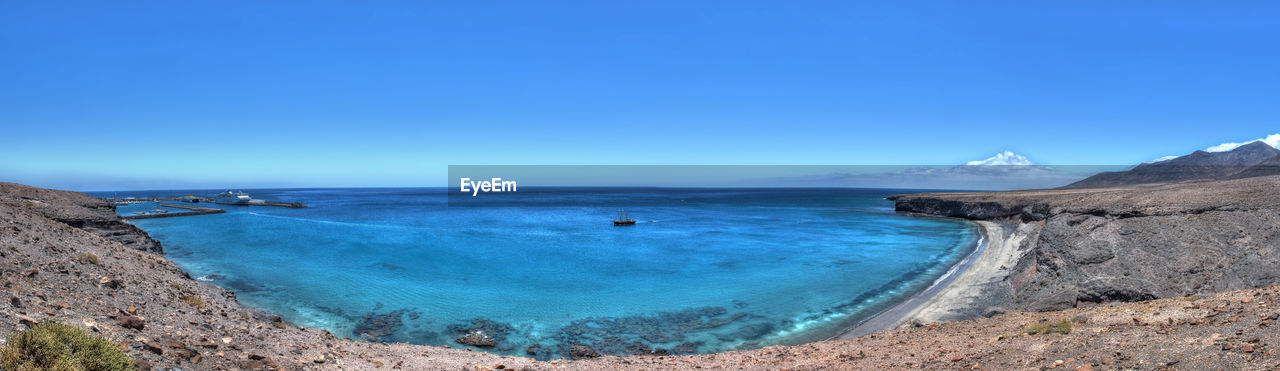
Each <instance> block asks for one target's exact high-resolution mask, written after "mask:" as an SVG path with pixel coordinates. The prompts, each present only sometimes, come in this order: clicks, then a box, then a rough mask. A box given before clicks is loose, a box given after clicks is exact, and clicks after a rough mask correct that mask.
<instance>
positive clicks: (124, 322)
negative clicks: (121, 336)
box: [120, 316, 147, 330]
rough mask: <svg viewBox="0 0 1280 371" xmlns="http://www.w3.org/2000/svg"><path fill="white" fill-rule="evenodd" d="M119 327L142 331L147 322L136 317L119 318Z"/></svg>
mask: <svg viewBox="0 0 1280 371" xmlns="http://www.w3.org/2000/svg"><path fill="white" fill-rule="evenodd" d="M120 327H124V328H129V329H134V330H142V329H144V328H146V327H147V321H146V320H143V319H142V317H138V316H121V317H120Z"/></svg>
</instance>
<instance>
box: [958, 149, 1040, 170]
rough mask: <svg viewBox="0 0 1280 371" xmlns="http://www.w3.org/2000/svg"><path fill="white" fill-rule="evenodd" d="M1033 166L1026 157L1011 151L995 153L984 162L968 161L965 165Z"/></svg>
mask: <svg viewBox="0 0 1280 371" xmlns="http://www.w3.org/2000/svg"><path fill="white" fill-rule="evenodd" d="M1035 164H1036V163H1034V162H1031V160H1028V159H1027V158H1026V157H1022V155H1019V154H1016V153H1013V152H1011V151H1004V152H1001V153H997V154H996V155H995V156H991V157H990V158H987V159H986V160H980V161H969V162H966V163H965V165H968V166H993V165H1035Z"/></svg>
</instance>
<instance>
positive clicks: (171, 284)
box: [169, 281, 182, 290]
mask: <svg viewBox="0 0 1280 371" xmlns="http://www.w3.org/2000/svg"><path fill="white" fill-rule="evenodd" d="M169 286H173V288H175V289H178V290H182V284H181V283H178V281H173V282H169Z"/></svg>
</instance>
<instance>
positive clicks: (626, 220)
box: [613, 209, 636, 227]
mask: <svg viewBox="0 0 1280 371" xmlns="http://www.w3.org/2000/svg"><path fill="white" fill-rule="evenodd" d="M624 225H636V220H635V219H631V215H630V214H627V212H626V211H625V210H622V209H618V218H617V219H614V220H613V226H615V227H618V226H624Z"/></svg>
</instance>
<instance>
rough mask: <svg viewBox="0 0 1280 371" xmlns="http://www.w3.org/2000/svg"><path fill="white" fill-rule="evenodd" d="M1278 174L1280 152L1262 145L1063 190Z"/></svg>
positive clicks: (1194, 156) (1149, 166)
mask: <svg viewBox="0 0 1280 371" xmlns="http://www.w3.org/2000/svg"><path fill="white" fill-rule="evenodd" d="M1277 174H1280V149H1276V148H1275V147H1272V146H1270V145H1267V144H1266V143H1264V142H1260V141H1259V142H1252V143H1248V144H1245V145H1242V146H1239V147H1236V148H1235V149H1233V150H1230V151H1226V152H1205V151H1195V152H1192V153H1191V154H1189V155H1186V156H1182V157H1177V158H1174V159H1170V160H1163V161H1157V162H1148V163H1144V164H1141V165H1138V166H1135V167H1134V168H1133V169H1129V170H1127V171H1115V172H1105V173H1099V174H1097V175H1094V176H1091V177H1088V178H1085V179H1084V180H1081V181H1079V182H1075V183H1071V184H1069V185H1067V186H1064V187H1062V188H1097V187H1115V186H1125V185H1132V184H1149V183H1176V182H1185V181H1193V180H1225V179H1240V178H1249V177H1255V176H1264V175H1277Z"/></svg>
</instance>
